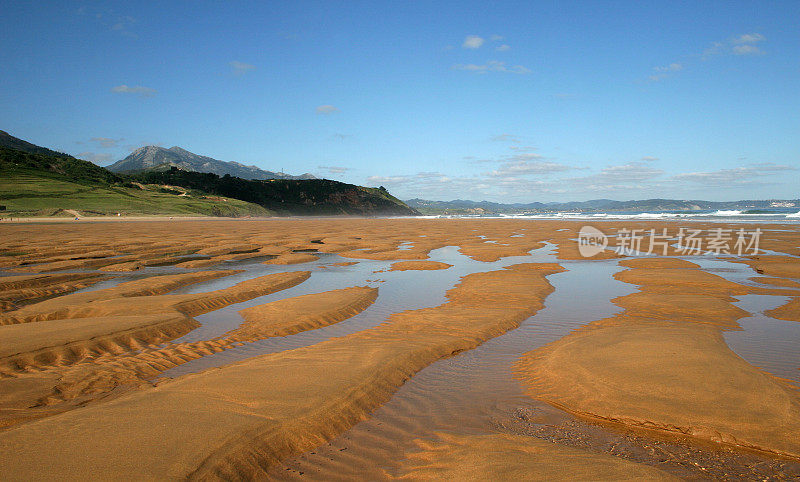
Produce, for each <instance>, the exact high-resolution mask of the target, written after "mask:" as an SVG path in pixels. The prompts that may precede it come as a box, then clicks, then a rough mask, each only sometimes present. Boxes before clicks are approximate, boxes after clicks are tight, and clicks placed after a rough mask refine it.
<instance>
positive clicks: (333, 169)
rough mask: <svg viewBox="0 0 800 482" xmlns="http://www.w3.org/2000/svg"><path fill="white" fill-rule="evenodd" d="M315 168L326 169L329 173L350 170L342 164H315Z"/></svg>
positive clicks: (340, 172) (341, 172)
mask: <svg viewBox="0 0 800 482" xmlns="http://www.w3.org/2000/svg"><path fill="white" fill-rule="evenodd" d="M317 168H318V169H321V170H323V171H327V172H328V173H330V174H344V173H345V172H347V171H350V170H351V169H350V168H349V167H343V166H317Z"/></svg>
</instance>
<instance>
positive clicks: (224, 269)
mask: <svg viewBox="0 0 800 482" xmlns="http://www.w3.org/2000/svg"><path fill="white" fill-rule="evenodd" d="M585 224H587V223H586V222H584V221H536V220H523V219H414V218H397V219H377V218H376V219H366V218H341V219H333V218H305V219H301V218H275V219H236V220H222V219H202V220H198V219H177V218H176V219H168V218H167V219H138V220H125V219H112V220H100V221H98V222H93V221H90V220H87V219H86V218H84V219H82V220H80V221H71V222H66V221H58V222H50V221H49V220H48V221H47V222H43V221H41V220H40V221H36V222H27V221H26V222H20V223H16V222H14V223H11V222H8V221H5V222H4V223H3V224H2V225H1V226H0V466H2V467H3V470H2V472H3V475H2V478H3V479H4V480H6V479H7V480H45V479H54V478H58V479H65V480H77V479H81V480H85V479H87V478H89V479H122V478H133V479H167V478H176V479H184V478H195V479H200V478H202V479H216V478H223V479H265V478H269V479H293V478H306V479H307V478H311V479H313V480H335V479H349V480H352V479H353V478H360V479H365V480H390V479H395V478H401V479H413V480H420V479H426V480H428V479H442V478H448V479H449V478H470V479H485V478H490V477H504V478H527V479H538V480H552V479H554V478H555V479H573V480H574V479H586V478H604V479H619V480H633V479H642V478H645V479H665V480H666V479H675V478H693V479H697V478H708V477H711V478H730V479H736V478H740V479H749V478H774V479H781V478H792V477H798V476H800V442H799V441H798V437H797V434H798V433H800V359H798V356H797V350H796V347H797V342H798V341H800V324H798V321H800V227H798V225H796V224H786V225H781V224H757V225H756V224H736V225H726V224H720V223H706V222H687V223H684V224H681V221H679V220H676V221H657V220H652V221H651V220H635V221H634V220H631V221H602V222H597V223H594V224H593V226H595V227H597V228H600V229H602V231H603V232H605V233H609V234H611V233H619V232H629V231H632V230H640V231H641V232H642V233H648V232H651V230H655V231H658V232H662V230H663V229H666V230H667V231H668V232H669V233H670V234H671V235H677V232H678V228H680V227H689V228H691V229H700V230H704V231H705V232H708V233H713V232H714V231H715V230H719V229H726V230H730V231H731V233H730V234H731V237H732V240H735V233H736V232H737V230H746V231H748V232H752V231H755V230H756V229H758V230H760V232H761V233H762V235H761V238H760V246H759V248H760V252H759V253H757V254H753V253H748V252H745V253H741V254H737V253H734V254H733V255H731V254H725V253H722V252H716V253H714V252H710V253H709V252H704V253H703V254H692V255H690V254H687V253H686V250H685V249H682V247H681V246H680V245H679V243H675V242H673V243H670V244H666V243H665V244H663V245H659V246H658V249H657V250H656V252H655V253H651V254H650V255H645V253H643V252H642V251H645V250H639V251H638V252H634V251H632V250H628V251H627V252H615V251H613V250H612V249H605V250H602V251H601V252H598V253H596V254H595V255H593V256H591V257H585V256H584V254H585V253H584V252H583V251H581V249H580V245H579V242H578V239H579V233H580V232H581V228H582V227H583V226H584V225H585ZM624 230H627V231H624ZM611 239H612V240H613V239H615V238H613V237H612V238H611ZM617 239H618V238H617ZM645 241H646V240H645ZM732 242H733V241H732ZM643 246H645V247H646V244H645V245H643ZM662 248H663V250H662Z"/></svg>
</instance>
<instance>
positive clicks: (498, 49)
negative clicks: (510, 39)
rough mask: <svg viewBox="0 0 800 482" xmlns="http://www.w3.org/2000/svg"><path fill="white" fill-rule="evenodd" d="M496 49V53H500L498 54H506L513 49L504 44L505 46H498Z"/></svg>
mask: <svg viewBox="0 0 800 482" xmlns="http://www.w3.org/2000/svg"><path fill="white" fill-rule="evenodd" d="M494 49H495V50H496V51H498V52H505V51H506V50H510V49H511V46H510V45H507V44H503V45H498V46H497V47H495V48H494Z"/></svg>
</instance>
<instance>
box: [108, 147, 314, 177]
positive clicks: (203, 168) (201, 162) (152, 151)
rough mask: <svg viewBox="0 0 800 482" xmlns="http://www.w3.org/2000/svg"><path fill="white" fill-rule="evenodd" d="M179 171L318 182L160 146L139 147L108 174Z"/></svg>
mask: <svg viewBox="0 0 800 482" xmlns="http://www.w3.org/2000/svg"><path fill="white" fill-rule="evenodd" d="M171 167H177V168H178V169H181V170H184V171H193V172H211V173H214V174H217V175H218V176H224V175H225V174H228V175H230V176H234V177H240V178H242V179H253V180H266V179H316V177H314V176H313V175H312V174H309V173H305V174H301V175H299V176H292V175H289V174H285V173H282V172H272V171H265V170H263V169H259V168H257V167H255V166H245V165H244V164H240V163H238V162H233V161H220V160H218V159H213V158H211V157H208V156H201V155H198V154H195V153H193V152H189V151H187V150H186V149H182V148H180V147H177V146H175V147H170V148H169V149H166V148H164V147H158V146H145V147H140V148H139V149H136V150H135V151H133V152H132V153H131V154H130V155H129V156H128V157H126V158H125V159H122V160H121V161H117V162H115V163H114V164H111V165H110V166H108V167H107V169H108V170H109V171H112V172H118V173H136V172H142V171H150V170H169V169H170V168H171Z"/></svg>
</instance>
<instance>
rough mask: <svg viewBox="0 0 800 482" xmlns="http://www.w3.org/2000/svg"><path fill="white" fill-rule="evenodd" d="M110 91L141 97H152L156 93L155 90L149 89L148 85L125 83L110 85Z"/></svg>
mask: <svg viewBox="0 0 800 482" xmlns="http://www.w3.org/2000/svg"><path fill="white" fill-rule="evenodd" d="M111 92H114V93H115V94H132V95H139V96H142V97H153V96H154V95H156V94H157V92H156V90H155V89H151V88H150V87H143V86H141V85H134V86H128V85H125V84H122V85H118V86H116V87H112V88H111Z"/></svg>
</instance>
